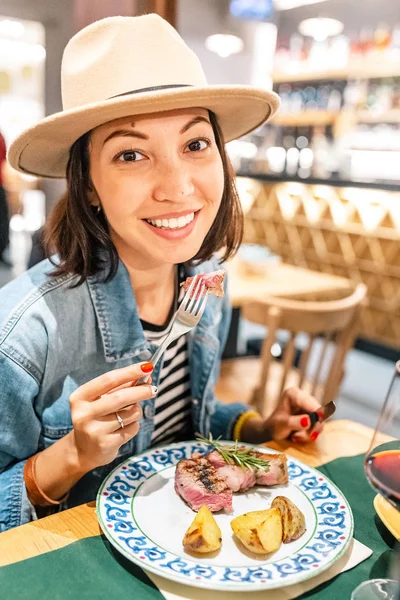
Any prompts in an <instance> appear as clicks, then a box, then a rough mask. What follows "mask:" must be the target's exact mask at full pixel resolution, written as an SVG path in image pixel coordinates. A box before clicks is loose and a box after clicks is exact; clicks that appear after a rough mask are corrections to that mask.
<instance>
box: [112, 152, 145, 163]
mask: <svg viewBox="0 0 400 600" xmlns="http://www.w3.org/2000/svg"><path fill="white" fill-rule="evenodd" d="M144 158H145V157H144V156H143V154H141V153H140V152H138V151H137V150H124V152H120V153H119V154H118V156H117V160H118V161H120V162H139V161H140V160H144Z"/></svg>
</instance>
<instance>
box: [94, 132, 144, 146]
mask: <svg viewBox="0 0 400 600" xmlns="http://www.w3.org/2000/svg"><path fill="white" fill-rule="evenodd" d="M115 137H134V138H139V139H141V140H148V139H149V136H147V135H146V134H145V133H141V132H140V131H132V129H117V130H116V131H112V132H111V133H110V135H108V136H107V137H106V139H105V140H104V142H103V146H104V145H105V144H106V142H108V141H109V140H111V139H112V138H115Z"/></svg>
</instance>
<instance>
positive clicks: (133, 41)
mask: <svg viewBox="0 0 400 600" xmlns="http://www.w3.org/2000/svg"><path fill="white" fill-rule="evenodd" d="M61 88H62V101H63V110H62V111H61V112H58V113H55V114H53V115H51V116H49V117H46V118H45V119H44V120H43V121H41V122H40V123H38V124H37V125H35V126H33V127H31V128H30V129H27V130H26V131H25V132H23V133H22V134H21V135H20V136H19V137H17V139H16V140H15V141H14V142H13V143H12V144H11V146H10V149H9V153H8V160H9V162H10V164H11V166H12V167H14V168H15V169H18V170H19V171H23V172H24V173H32V174H34V175H40V176H44V177H65V171H66V166H67V162H68V158H69V150H70V148H71V146H72V144H73V143H74V142H75V141H76V140H77V139H78V138H79V137H80V136H81V135H83V134H84V133H86V132H87V131H90V130H91V129H93V128H94V127H98V126H99V125H102V124H103V123H106V122H108V121H112V120H113V119H118V118H120V117H126V116H130V115H132V116H133V115H139V114H147V113H154V112H160V111H165V110H173V109H177V108H190V107H201V108H205V109H208V110H211V111H213V112H214V113H215V114H216V116H217V118H218V121H219V124H220V126H221V128H222V131H223V134H224V138H225V141H226V142H228V141H230V140H232V139H235V138H237V137H240V136H241V135H244V134H246V133H248V132H249V131H251V130H252V129H255V128H256V127H258V126H259V125H261V124H262V123H263V122H264V121H266V120H267V119H268V118H269V117H271V116H272V115H273V114H274V113H275V112H276V110H277V109H278V107H279V97H278V96H277V95H276V94H274V93H273V92H271V91H268V90H265V89H259V88H254V87H250V86H243V85H213V86H211V85H208V84H207V81H206V78H205V75H204V72H203V69H202V66H201V64H200V61H199V59H198V58H197V56H196V55H195V54H194V52H192V50H190V48H189V47H188V46H187V45H186V44H185V42H184V41H183V40H182V38H181V37H180V35H179V34H178V33H177V31H176V30H175V29H174V28H173V27H172V26H171V25H170V24H169V23H168V22H167V21H165V20H164V19H162V18H161V17H159V16H158V15H155V14H149V15H142V16H139V17H109V18H107V19H102V20H101V21H97V22H95V23H92V24H91V25H89V26H88V27H85V28H84V29H82V30H81V31H79V32H78V33H77V34H76V35H75V36H74V37H73V38H71V40H70V41H69V42H68V44H67V46H66V48H65V50H64V55H63V60H62V67H61Z"/></svg>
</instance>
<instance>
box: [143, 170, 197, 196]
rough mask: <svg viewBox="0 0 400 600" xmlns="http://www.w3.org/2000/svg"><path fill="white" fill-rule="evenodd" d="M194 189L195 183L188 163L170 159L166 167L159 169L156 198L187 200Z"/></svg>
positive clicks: (155, 185)
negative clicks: (184, 163)
mask: <svg viewBox="0 0 400 600" xmlns="http://www.w3.org/2000/svg"><path fill="white" fill-rule="evenodd" d="M193 191H194V185H193V182H192V178H191V176H190V173H189V171H188V168H187V166H186V165H183V164H181V163H180V162H179V161H176V162H172V161H169V162H168V164H166V165H165V166H164V167H160V168H159V169H158V173H157V180H156V182H155V184H154V189H153V196H154V199H155V200H158V201H164V200H169V201H171V202H179V201H180V200H186V199H187V198H188V197H189V196H191V195H192V194H193Z"/></svg>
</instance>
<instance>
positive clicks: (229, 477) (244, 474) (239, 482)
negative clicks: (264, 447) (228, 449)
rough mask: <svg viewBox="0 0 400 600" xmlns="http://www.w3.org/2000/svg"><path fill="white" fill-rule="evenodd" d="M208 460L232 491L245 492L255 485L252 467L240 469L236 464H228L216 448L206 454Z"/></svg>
mask: <svg viewBox="0 0 400 600" xmlns="http://www.w3.org/2000/svg"><path fill="white" fill-rule="evenodd" d="M207 459H208V461H209V462H210V463H211V464H212V465H213V467H215V468H216V470H217V471H218V474H219V475H222V476H223V477H225V480H226V483H227V485H228V486H229V487H230V488H231V490H232V492H245V491H246V490H249V489H250V488H252V487H253V486H254V485H256V476H255V472H254V471H253V469H242V467H239V466H238V465H234V464H230V465H228V464H227V463H226V462H225V461H224V459H223V458H222V456H221V455H220V453H219V452H218V450H213V451H212V452H210V453H209V454H207Z"/></svg>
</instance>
